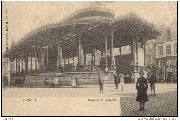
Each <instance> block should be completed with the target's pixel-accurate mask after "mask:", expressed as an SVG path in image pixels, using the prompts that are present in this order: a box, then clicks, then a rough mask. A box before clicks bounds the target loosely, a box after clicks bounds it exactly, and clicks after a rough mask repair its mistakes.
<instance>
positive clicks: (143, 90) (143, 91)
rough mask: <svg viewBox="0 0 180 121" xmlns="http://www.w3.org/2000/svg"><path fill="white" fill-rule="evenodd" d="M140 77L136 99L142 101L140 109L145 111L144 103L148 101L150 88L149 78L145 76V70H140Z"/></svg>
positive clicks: (137, 83)
mask: <svg viewBox="0 0 180 121" xmlns="http://www.w3.org/2000/svg"><path fill="white" fill-rule="evenodd" d="M139 75H140V77H139V78H138V79H137V82H136V89H137V98H136V101H138V102H140V109H139V111H141V110H143V111H144V103H145V102H147V101H148V96H147V89H148V83H147V79H146V78H144V77H143V75H144V72H143V71H140V72H139Z"/></svg>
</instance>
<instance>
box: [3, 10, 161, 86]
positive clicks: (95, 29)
mask: <svg viewBox="0 0 180 121" xmlns="http://www.w3.org/2000/svg"><path fill="white" fill-rule="evenodd" d="M159 35H160V32H159V30H158V29H156V28H155V27H154V26H153V25H152V24H149V23H148V22H146V21H145V20H143V19H141V18H140V17H138V16H137V15H136V14H134V13H130V14H127V15H125V16H121V17H115V15H114V13H113V12H111V11H109V10H105V9H100V8H88V9H83V10H80V11H77V12H76V13H74V14H72V15H71V16H70V17H68V18H66V19H64V20H63V21H61V22H59V23H54V24H50V25H44V26H42V27H40V28H38V29H36V30H33V31H32V32H30V33H28V34H27V35H26V36H25V37H24V38H22V39H21V40H20V41H19V42H17V43H15V45H13V46H12V47H11V48H10V49H9V51H8V52H6V53H4V57H5V58H9V59H10V61H11V64H12V65H14V66H13V67H12V68H11V82H12V83H13V80H14V77H17V76H19V75H22V74H23V75H25V78H26V80H25V83H26V82H28V81H29V82H31V81H30V80H36V83H38V81H39V80H41V79H40V78H42V79H43V78H44V76H45V75H47V74H51V75H55V76H58V77H59V78H62V80H65V81H66V80H68V79H69V80H70V78H71V76H78V77H79V78H80V79H81V83H84V84H95V83H96V82H97V73H98V71H99V70H104V69H105V68H108V69H109V71H110V72H111V71H115V70H118V68H121V67H119V66H118V63H117V62H119V61H117V60H116V59H117V58H116V57H114V52H113V51H114V48H119V51H120V53H121V47H122V46H126V45H129V46H130V47H131V54H130V56H129V57H128V59H129V60H130V61H131V62H130V66H129V67H127V69H129V70H130V72H131V74H132V75H133V74H135V73H137V72H138V71H139V69H140V67H139V66H138V59H139V58H138V48H139V46H141V47H144V44H145V42H146V41H147V40H150V39H156V38H157V37H158V36H159ZM141 59H142V58H141ZM88 79H89V81H87V80H88ZM41 82H42V81H41ZM38 84H39V85H41V83H38Z"/></svg>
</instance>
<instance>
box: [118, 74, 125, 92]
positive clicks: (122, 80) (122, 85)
mask: <svg viewBox="0 0 180 121" xmlns="http://www.w3.org/2000/svg"><path fill="white" fill-rule="evenodd" d="M119 79H120V86H121V91H123V90H124V74H119Z"/></svg>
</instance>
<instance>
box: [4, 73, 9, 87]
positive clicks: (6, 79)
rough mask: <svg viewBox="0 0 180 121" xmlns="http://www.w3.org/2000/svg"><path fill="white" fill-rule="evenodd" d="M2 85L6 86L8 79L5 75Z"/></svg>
mask: <svg viewBox="0 0 180 121" xmlns="http://www.w3.org/2000/svg"><path fill="white" fill-rule="evenodd" d="M3 84H4V85H8V78H7V76H5V75H3Z"/></svg>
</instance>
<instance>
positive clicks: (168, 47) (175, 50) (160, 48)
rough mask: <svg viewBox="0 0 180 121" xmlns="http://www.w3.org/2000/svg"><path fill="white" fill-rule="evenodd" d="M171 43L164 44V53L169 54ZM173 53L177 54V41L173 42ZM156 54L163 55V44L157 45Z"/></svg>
mask: <svg viewBox="0 0 180 121" xmlns="http://www.w3.org/2000/svg"><path fill="white" fill-rule="evenodd" d="M171 53H172V52H171V45H170V44H169V45H166V55H171ZM174 54H175V55H176V54H177V43H175V44H174ZM158 55H159V56H163V46H158Z"/></svg>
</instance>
